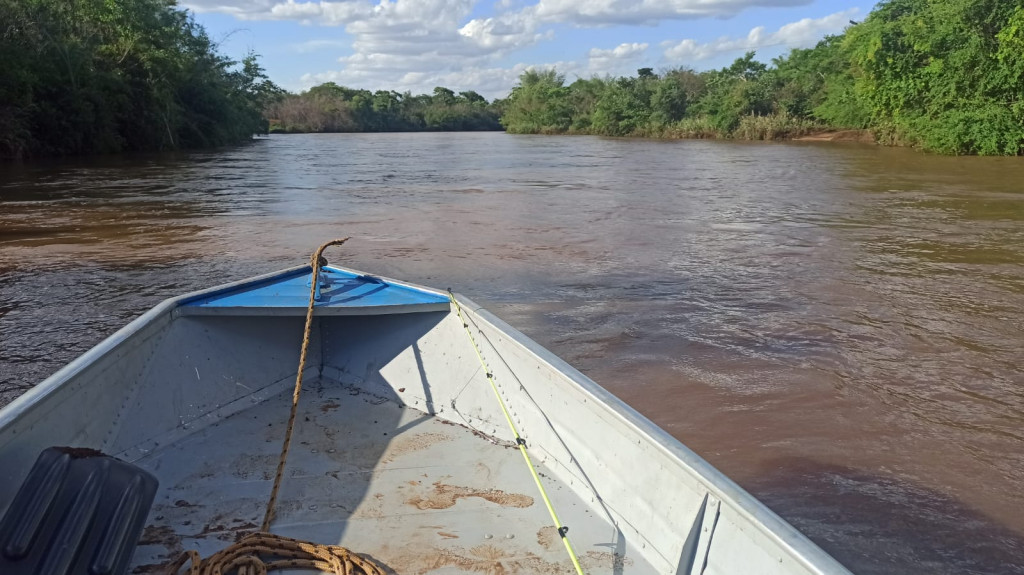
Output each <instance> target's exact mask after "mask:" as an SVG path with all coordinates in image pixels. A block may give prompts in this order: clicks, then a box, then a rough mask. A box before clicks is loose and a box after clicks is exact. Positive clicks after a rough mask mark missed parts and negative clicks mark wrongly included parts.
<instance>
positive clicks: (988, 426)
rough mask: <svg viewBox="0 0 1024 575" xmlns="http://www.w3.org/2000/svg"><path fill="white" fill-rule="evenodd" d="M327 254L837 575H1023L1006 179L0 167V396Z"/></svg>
mask: <svg viewBox="0 0 1024 575" xmlns="http://www.w3.org/2000/svg"><path fill="white" fill-rule="evenodd" d="M341 235H351V236H353V240H352V241H351V242H349V243H348V244H347V245H346V246H345V247H344V248H343V254H344V255H343V256H340V257H339V256H335V259H336V261H338V262H339V263H343V264H345V265H349V266H352V267H355V268H358V269H364V270H367V271H370V272H373V273H378V274H382V275H389V276H392V277H397V278H402V279H406V280H409V281H414V282H419V283H424V284H427V285H433V286H436V287H442V288H443V287H449V286H450V287H452V288H454V289H456V290H457V291H460V292H463V293H465V294H467V295H469V296H471V297H473V298H474V299H476V300H477V301H478V302H480V303H481V304H483V305H485V306H487V307H488V308H490V309H491V310H492V311H494V312H495V313H497V314H498V315H499V316H501V317H503V318H504V319H506V320H508V321H509V322H510V323H511V324H513V325H515V326H516V327H518V328H519V329H521V330H522V331H524V332H525V333H527V334H528V335H530V336H531V337H533V338H534V339H536V340H538V341H539V342H540V343H541V344H542V345H544V346H546V347H548V348H549V349H551V350H552V351H554V352H555V353H556V354H558V355H560V356H562V357H563V358H565V359H566V360H567V361H569V362H570V363H572V364H574V365H575V366H577V367H578V368H580V369H581V370H582V371H583V372H585V373H587V374H588V375H590V376H591V377H592V378H594V379H595V380H596V381H597V382H598V383H600V384H602V385H603V386H605V387H607V388H608V389H610V390H611V391H612V392H613V393H615V394H617V395H618V396H620V397H622V398H623V399H624V400H625V401H627V402H628V403H630V404H631V405H633V406H634V407H636V408H637V409H638V410H640V411H641V412H642V413H644V414H645V415H647V416H648V417H650V418H651V419H653V420H654V421H655V422H656V423H657V424H659V425H660V426H662V427H663V428H665V429H666V430H667V431H669V432H670V433H672V434H673V435H675V436H676V437H678V438H679V439H680V440H682V441H683V442H684V443H686V444H687V445H688V446H690V447H691V448H693V449H695V450H696V451H697V452H698V453H700V454H701V455H703V456H704V457H705V458H707V459H708V460H709V461H710V462H711V463H712V464H714V465H715V466H717V467H718V468H720V469H721V470H723V471H724V472H725V473H727V474H728V475H730V476H731V477H733V478H734V479H736V480H737V481H738V482H739V483H740V484H741V485H743V486H744V487H746V488H747V489H748V490H750V491H751V492H752V493H754V495H756V496H757V497H759V498H761V499H762V500H763V501H765V502H766V503H767V504H768V505H769V506H771V507H772V508H773V509H775V510H776V511H777V512H779V513H780V514H781V515H782V516H783V517H784V518H786V519H787V520H789V521H790V522H792V523H793V524H794V525H796V526H797V527H798V528H799V529H800V530H802V531H803V532H805V533H807V534H808V535H809V536H810V537H811V538H812V539H814V540H815V541H816V542H817V543H818V544H820V545H821V546H822V547H824V548H825V549H826V550H827V551H829V552H830V553H832V554H833V555H835V556H836V557H837V558H838V559H839V560H840V561H842V562H844V563H845V564H846V565H848V566H849V567H850V568H851V569H852V570H854V571H855V572H857V573H861V574H872V573H878V574H882V573H908V574H909V573H914V574H917V573H939V574H946V573H948V574H953V573H965V572H971V573H1024V425H1022V424H1024V359H1022V356H1021V350H1022V348H1024V163H1022V162H1021V161H1020V159H1017V158H1011V159H991V158H989V159H986V158H942V157H934V156H927V155H923V154H919V153H916V152H913V151H909V150H894V149H884V148H878V147H872V146H864V145H854V144H849V145H843V144H837V145H807V144H804V145H801V144H796V143H791V144H750V143H735V142H703V141H683V142H661V141H644V140H616V139H600V138H591V137H528V136H509V135H505V134H496V133H487V134H379V135H296V136H275V137H271V138H269V139H265V140H261V141H257V142H254V143H252V144H251V145H246V146H243V147H239V148H233V149H227V150H220V151H214V152H197V153H187V154H173V155H136V156H119V157H113V158H99V159H92V160H76V161H65V162H47V163H31V164H25V165H6V166H0V389H2V390H3V395H4V397H6V398H7V399H10V398H11V397H13V396H14V395H16V394H17V393H19V392H20V390H23V389H25V388H27V387H30V386H32V385H34V384H35V383H38V382H39V381H41V380H42V379H43V378H45V377H46V376H47V375H49V374H50V373H52V372H53V371H55V370H56V369H58V368H59V367H60V366H62V365H63V364H65V363H67V362H68V361H69V360H71V359H73V358H74V357H75V356H77V355H78V354H80V353H82V352H84V351H85V350H87V349H88V348H90V347H91V346H93V345H95V344H96V343H98V342H99V341H100V340H102V339H103V338H104V337H106V336H107V335H109V334H111V333H112V332H114V331H115V330H116V329H117V328H119V327H120V326H122V325H123V324H125V323H127V322H128V321H129V320H131V319H132V318H133V317H135V316H137V315H138V314H140V313H141V312H143V311H144V310H146V309H147V308H149V307H150V306H152V305H154V304H156V303H157V302H158V301H160V300H162V299H164V298H167V297H170V296H172V295H176V294H179V293H182V292H185V291H190V290H194V289H198V288H202V287H207V286H210V285H214V284H219V283H224V282H227V281H231V280H236V279H240V278H243V277H247V276H251V275H255V274H257V273H263V272H267V271H272V270H274V269H278V268H281V267H285V266H290V265H294V264H298V263H302V262H303V261H305V259H306V258H307V257H308V256H307V254H308V253H309V252H310V251H311V250H312V249H313V248H314V247H315V246H316V245H318V244H319V243H321V242H322V241H323V240H325V239H328V238H332V237H335V236H341ZM342 259H343V260H344V261H341V260H342Z"/></svg>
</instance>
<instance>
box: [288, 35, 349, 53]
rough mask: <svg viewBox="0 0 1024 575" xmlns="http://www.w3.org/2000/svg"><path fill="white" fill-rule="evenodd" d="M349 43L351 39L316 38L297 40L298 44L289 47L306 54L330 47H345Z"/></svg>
mask: <svg viewBox="0 0 1024 575" xmlns="http://www.w3.org/2000/svg"><path fill="white" fill-rule="evenodd" d="M351 44H352V41H351V40H341V39H332V38H318V39H313V40H306V41H305V42H299V43H298V44H292V45H291V46H289V48H290V49H291V50H292V51H293V52H298V53H299V54H308V53H310V52H319V51H320V50H327V49H330V48H347V47H349V46H350V45H351Z"/></svg>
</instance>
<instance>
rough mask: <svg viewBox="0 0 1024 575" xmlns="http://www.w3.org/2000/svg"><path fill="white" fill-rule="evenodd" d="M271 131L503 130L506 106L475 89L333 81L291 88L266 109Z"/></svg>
mask: <svg viewBox="0 0 1024 575" xmlns="http://www.w3.org/2000/svg"><path fill="white" fill-rule="evenodd" d="M266 115H267V117H268V118H270V131H271V132H275V133H293V132H418V131H480V130H502V129H503V128H502V126H501V123H500V122H499V117H500V115H501V113H500V109H499V107H498V106H497V105H495V104H493V103H489V102H488V101H487V99H486V98H484V97H483V96H481V95H480V94H478V93H476V92H474V91H472V90H469V91H464V92H459V93H455V92H454V91H452V90H450V89H448V88H445V87H442V86H438V87H436V88H434V93H433V94H419V95H416V96H414V95H413V94H412V92H396V91H394V90H391V91H386V90H377V91H376V92H370V91H369V90H356V89H352V88H346V87H344V86H339V85H338V84H335V83H334V82H327V83H324V84H321V85H319V86H315V87H313V88H310V89H309V90H306V91H304V92H302V93H299V94H287V95H285V96H283V97H281V98H279V99H277V100H276V101H274V102H273V103H272V104H270V105H269V106H268V107H267V109H266Z"/></svg>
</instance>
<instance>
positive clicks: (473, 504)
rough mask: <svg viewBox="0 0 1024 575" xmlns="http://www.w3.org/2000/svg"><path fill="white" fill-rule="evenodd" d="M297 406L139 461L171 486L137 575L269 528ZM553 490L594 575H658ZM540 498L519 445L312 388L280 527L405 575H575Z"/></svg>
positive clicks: (364, 398) (282, 403)
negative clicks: (291, 412)
mask: <svg viewBox="0 0 1024 575" xmlns="http://www.w3.org/2000/svg"><path fill="white" fill-rule="evenodd" d="M290 401H291V391H290V390H283V391H281V392H280V393H278V394H276V395H274V396H272V397H270V398H268V399H266V400H265V401H263V402H261V403H258V404H254V405H252V406H251V407H250V408H248V409H246V410H244V411H240V412H238V413H235V414H233V415H231V416H229V417H226V418H225V419H223V420H221V421H219V422H217V423H214V424H212V425H209V426H207V427H204V428H202V429H196V430H194V431H193V432H192V433H191V434H190V435H187V436H185V437H183V438H181V439H179V440H177V441H175V442H173V443H169V444H166V445H162V446H160V447H159V448H157V449H156V450H154V451H153V452H151V453H149V454H147V455H146V456H144V457H142V458H141V459H139V460H138V461H137V462H136V463H137V464H138V465H140V466H142V467H144V468H146V469H148V470H150V471H151V472H153V473H154V474H156V475H157V476H158V477H159V479H160V484H161V485H160V490H159V492H158V494H157V499H156V501H155V503H154V506H153V510H152V512H151V513H150V524H149V525H148V526H147V528H146V531H145V533H144V535H143V538H142V542H141V545H140V547H139V550H138V551H137V552H136V555H135V560H134V565H135V568H134V572H135V573H162V572H163V571H164V566H165V565H166V564H167V563H168V562H169V561H172V560H174V559H175V558H176V557H177V556H178V555H179V554H180V553H181V552H182V551H183V550H185V549H196V550H198V551H199V552H200V553H201V554H202V555H203V556H204V557H205V556H208V555H210V554H212V553H213V552H215V551H217V550H219V549H221V548H223V547H224V546H226V545H228V544H230V543H232V542H234V541H235V540H237V539H238V538H240V537H241V536H243V535H245V534H248V533H251V532H253V531H255V530H257V529H258V525H259V523H260V521H261V520H262V516H263V511H264V506H265V504H266V499H267V496H268V494H269V492H270V486H271V483H272V480H273V474H274V471H275V466H276V464H277V458H278V453H279V450H280V442H281V437H282V434H283V433H284V426H285V423H286V419H287V415H288V406H289V403H290ZM540 471H541V473H542V474H543V475H546V474H544V468H543V467H542V468H541V469H540ZM546 482H547V485H546V487H547V488H548V490H549V493H550V494H551V496H552V499H553V500H554V501H555V505H556V506H557V507H558V509H559V512H560V514H561V515H562V516H563V517H562V518H563V520H564V521H565V522H566V524H569V525H572V528H573V535H574V541H575V542H576V543H577V547H578V549H577V551H578V553H579V555H580V557H581V562H582V563H583V565H584V567H585V568H586V570H587V572H588V573H622V572H624V571H625V572H629V573H649V572H652V569H651V568H650V567H649V566H648V565H647V564H646V563H645V562H644V560H643V559H642V558H641V555H639V554H638V553H635V552H634V550H633V549H629V548H627V549H626V553H625V554H617V553H615V552H614V551H615V550H616V549H617V548H616V546H615V542H614V534H615V533H616V530H615V529H614V528H613V527H612V526H610V525H609V524H608V523H607V521H606V520H605V519H604V518H603V517H600V516H598V515H597V514H596V512H595V511H593V510H592V509H591V508H590V506H589V505H587V504H586V503H584V502H583V501H582V500H580V499H579V498H578V497H577V496H576V495H575V494H573V492H572V491H571V490H570V489H569V488H566V487H563V486H561V485H559V484H556V483H554V482H552V481H550V480H546ZM535 491H536V486H535V485H534V484H533V480H532V478H531V476H530V475H529V472H528V470H527V469H526V468H525V467H524V466H523V462H522V458H521V456H520V455H519V452H518V451H517V450H516V449H515V448H514V447H513V446H512V445H505V444H502V443H498V442H494V441H492V440H490V439H489V438H487V437H486V436H483V435H482V434H480V433H478V432H475V431H473V430H470V429H469V428H466V427H463V426H460V425H456V424H452V423H450V422H447V421H445V420H442V419H440V418H436V417H432V416H430V415H427V414H425V413H423V412H421V411H418V410H416V409H413V408H410V407H408V406H404V405H402V404H401V403H399V401H397V400H395V399H391V398H382V397H377V396H374V395H370V394H367V393H365V392H361V391H359V390H358V389H356V388H353V387H345V386H343V385H342V384H340V383H338V382H336V381H333V380H330V379H327V378H320V379H316V380H313V381H311V382H309V383H308V385H307V388H306V390H304V391H303V398H302V401H301V404H300V412H299V416H298V419H297V424H296V430H295V436H294V439H293V442H292V449H291V453H290V455H289V460H288V467H287V469H286V472H285V480H284V482H283V484H282V489H281V495H280V501H279V504H278V509H277V515H276V519H275V522H274V524H273V527H272V531H273V532H275V533H279V534H282V535H287V536H291V537H298V538H301V539H306V540H309V541H314V542H318V543H330V544H340V545H343V546H345V547H348V548H349V549H352V550H353V551H355V552H357V553H360V554H364V555H366V556H369V557H372V558H374V559H375V560H377V561H378V562H379V563H380V564H381V565H382V566H385V567H386V568H388V569H391V570H393V571H394V572H396V573H403V574H411V573H427V572H430V571H434V570H437V569H443V570H444V571H445V572H485V573H490V572H495V573H499V572H500V573H517V572H521V573H552V574H553V573H562V572H569V571H572V566H571V564H570V563H569V559H568V557H567V555H566V554H565V550H564V549H563V548H562V544H561V542H560V541H559V538H558V534H557V532H556V531H555V528H554V526H553V525H550V524H549V523H550V518H549V517H548V516H547V512H546V511H545V510H544V508H543V504H542V503H541V502H540V500H539V498H535V497H534V495H535ZM566 570H568V571H566Z"/></svg>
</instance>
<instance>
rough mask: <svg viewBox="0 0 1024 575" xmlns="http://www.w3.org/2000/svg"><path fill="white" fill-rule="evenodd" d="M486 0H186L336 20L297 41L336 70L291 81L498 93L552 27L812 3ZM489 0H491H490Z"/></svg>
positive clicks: (574, 69) (628, 69) (793, 29)
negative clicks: (513, 59)
mask: <svg viewBox="0 0 1024 575" xmlns="http://www.w3.org/2000/svg"><path fill="white" fill-rule="evenodd" d="M481 1H484V0H183V4H184V5H185V6H186V7H188V8H190V9H192V10H194V11H196V12H218V13H224V14H230V15H232V16H234V17H236V18H239V19H245V20H290V21H295V22H300V23H302V24H305V25H310V26H323V27H340V28H343V29H344V31H345V33H346V34H345V36H343V37H342V38H339V39H310V40H307V41H305V42H301V43H297V44H293V45H291V46H289V47H288V49H289V50H291V51H293V52H299V53H308V52H314V51H323V50H327V49H337V50H338V51H339V52H341V51H342V50H344V52H345V53H347V54H348V55H346V56H343V57H341V58H339V59H338V62H339V64H340V69H339V70H334V71H325V72H321V73H307V74H304V75H303V76H302V77H301V80H300V82H301V83H300V84H299V85H298V86H292V87H296V88H308V87H311V86H312V85H314V84H316V83H321V82H326V81H334V82H338V83H340V84H345V85H348V86H351V87H356V88H368V89H398V90H411V91H414V92H429V91H430V90H431V89H432V88H433V86H437V85H445V86H448V87H451V88H453V89H456V90H467V89H473V90H477V91H479V92H480V93H482V94H485V95H487V96H488V97H495V96H503V95H505V94H506V93H507V92H508V90H509V89H510V88H511V87H512V86H513V85H514V83H515V82H516V80H517V79H518V77H519V75H520V74H521V73H522V72H523V71H524V70H526V69H527V68H529V67H530V66H528V65H527V64H522V63H521V64H516V65H514V66H506V67H501V66H498V65H497V63H498V62H499V61H503V60H504V59H506V58H507V57H508V56H509V55H510V54H513V53H514V52H515V51H517V50H521V49H523V48H526V47H529V46H532V45H535V44H537V43H540V42H544V41H547V40H550V39H552V38H553V37H554V29H553V26H555V25H557V24H568V25H573V26H581V27H587V26H590V27H594V26H611V25H616V24H656V23H658V22H661V21H666V20H682V19H691V18H707V17H714V18H727V17H730V16H732V15H735V14H737V13H739V12H741V11H743V10H745V9H747V8H751V7H773V6H794V5H801V4H807V3H809V2H810V1H811V0H588V1H585V2H581V1H579V0H497V1H496V3H494V4H492V5H493V6H494V10H496V12H495V13H494V14H493V15H491V16H489V17H480V18H473V17H472V16H473V11H474V7H475V6H476V5H477V4H478V3H479V2H481ZM486 1H493V0H486ZM855 12H856V11H855V10H848V11H845V12H839V13H836V14H833V15H831V16H827V17H825V18H819V19H805V20H801V21H799V22H793V23H791V24H787V25H785V26H782V27H781V28H780V29H778V30H777V31H775V32H774V33H771V34H768V33H766V32H765V29H764V27H758V28H755V29H753V30H751V31H750V33H749V34H748V35H747V36H746V37H744V38H736V39H733V38H721V39H719V40H716V41H714V42H709V43H704V44H701V43H698V42H696V41H694V40H683V41H682V42H675V43H671V44H670V45H666V44H662V47H663V48H665V55H666V56H667V57H668V58H669V59H670V60H674V61H686V60H702V59H705V58H709V57H711V56H713V55H715V54H717V53H720V52H723V51H730V50H744V49H754V48H760V47H764V46H770V45H778V44H785V45H787V46H798V45H799V46H803V45H808V44H809V43H811V42H813V41H814V40H816V39H817V38H819V37H820V35H821V34H822V33H823V32H827V31H834V30H835V31H837V30H839V29H841V27H842V25H843V23H845V21H846V19H848V17H849V16H851V15H853V14H854V13H855ZM648 48H649V46H648V44H646V43H639V42H635V43H623V44H620V45H619V46H616V47H614V48H609V49H601V48H594V49H592V50H590V51H589V52H588V53H587V54H586V57H585V58H581V59H580V60H578V61H571V62H559V63H558V64H557V65H558V69H559V71H560V72H562V73H565V74H566V75H567V76H569V77H572V76H574V75H578V76H589V75H593V74H610V75H622V74H629V73H633V72H634V71H635V69H636V68H637V67H638V64H640V63H641V62H642V61H643V60H644V59H645V58H646V56H647V51H648Z"/></svg>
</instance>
